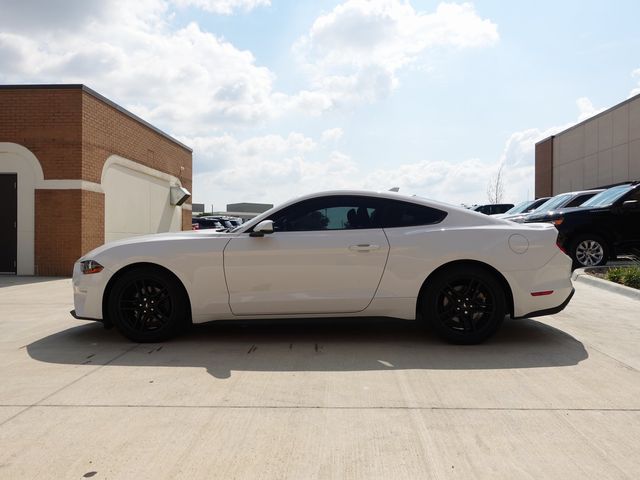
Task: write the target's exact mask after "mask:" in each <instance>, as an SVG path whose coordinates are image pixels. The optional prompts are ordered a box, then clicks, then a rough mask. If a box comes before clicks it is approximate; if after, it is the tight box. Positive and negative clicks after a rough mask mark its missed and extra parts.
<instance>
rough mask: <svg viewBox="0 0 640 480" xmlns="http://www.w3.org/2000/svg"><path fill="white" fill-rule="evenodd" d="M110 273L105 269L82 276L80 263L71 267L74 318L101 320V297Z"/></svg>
mask: <svg viewBox="0 0 640 480" xmlns="http://www.w3.org/2000/svg"><path fill="white" fill-rule="evenodd" d="M111 275H112V273H111V272H110V271H109V270H107V269H106V268H105V269H104V270H102V271H101V272H100V273H92V274H90V275H84V274H83V273H82V272H81V271H80V263H79V262H76V264H75V265H74V266H73V280H72V282H73V307H74V309H73V312H74V313H72V315H73V316H74V318H79V319H83V320H102V296H103V294H104V290H105V288H106V286H107V282H108V281H109V278H111Z"/></svg>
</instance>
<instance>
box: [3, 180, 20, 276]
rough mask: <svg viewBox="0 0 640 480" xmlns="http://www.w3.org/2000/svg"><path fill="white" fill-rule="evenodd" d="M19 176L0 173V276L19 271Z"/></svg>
mask: <svg viewBox="0 0 640 480" xmlns="http://www.w3.org/2000/svg"><path fill="white" fill-rule="evenodd" d="M17 258H18V175H17V174H15V173H0V274H3V273H12V274H15V273H16V270H17Z"/></svg>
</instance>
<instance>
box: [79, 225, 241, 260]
mask: <svg viewBox="0 0 640 480" xmlns="http://www.w3.org/2000/svg"><path fill="white" fill-rule="evenodd" d="M231 236H233V234H231V233H229V232H216V231H214V230H185V231H180V232H167V233H153V234H150V235H137V236H134V237H128V238H123V239H120V240H114V241H113V242H108V243H105V244H104V245H101V246H99V247H98V248H94V249H93V250H91V251H90V252H87V253H86V254H85V255H83V256H82V257H81V258H80V259H79V260H78V261H82V260H88V259H93V258H95V257H96V256H98V255H100V254H102V253H104V252H107V251H109V250H111V249H112V248H116V247H122V246H125V245H135V244H140V243H155V242H171V241H178V240H189V239H196V238H226V239H228V238H230V237H231Z"/></svg>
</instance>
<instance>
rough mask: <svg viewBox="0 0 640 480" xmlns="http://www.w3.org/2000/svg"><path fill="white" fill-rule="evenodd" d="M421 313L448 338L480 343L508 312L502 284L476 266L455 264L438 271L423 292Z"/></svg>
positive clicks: (464, 342)
mask: <svg viewBox="0 0 640 480" xmlns="http://www.w3.org/2000/svg"><path fill="white" fill-rule="evenodd" d="M422 313H423V316H424V317H425V319H426V320H427V321H428V322H429V323H430V324H431V326H432V328H433V329H434V330H435V331H436V332H437V333H438V335H440V336H441V337H442V338H444V339H445V340H447V341H449V342H452V343H458V344H474V343H480V342H482V341H484V340H486V339H487V338H489V337H490V336H491V335H493V334H494V333H495V332H496V331H497V330H498V328H499V327H500V325H501V324H502V321H503V320H504V317H505V314H506V304H505V294H504V291H503V287H502V285H501V284H500V282H499V281H498V280H497V279H496V278H495V276H494V275H493V274H492V273H490V272H488V271H486V270H485V269H483V268H480V267H476V266H473V265H471V266H465V265H461V266H454V267H452V268H449V269H446V270H444V271H441V272H438V273H437V274H436V276H435V277H434V278H433V279H430V280H429V285H428V286H427V288H426V291H425V292H424V296H423V299H422Z"/></svg>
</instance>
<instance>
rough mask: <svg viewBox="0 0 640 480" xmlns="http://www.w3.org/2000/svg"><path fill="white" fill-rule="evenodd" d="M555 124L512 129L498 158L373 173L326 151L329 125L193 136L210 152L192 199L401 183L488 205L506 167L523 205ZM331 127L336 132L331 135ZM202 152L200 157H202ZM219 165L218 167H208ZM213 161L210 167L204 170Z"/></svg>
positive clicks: (583, 104) (275, 196)
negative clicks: (244, 136) (239, 135)
mask: <svg viewBox="0 0 640 480" xmlns="http://www.w3.org/2000/svg"><path fill="white" fill-rule="evenodd" d="M576 106H577V107H578V118H577V121H580V119H581V117H582V116H584V115H585V114H587V113H591V114H593V113H594V112H596V113H597V112H598V111H600V110H601V109H597V108H595V107H594V106H593V104H592V103H591V101H590V100H589V99H588V98H580V99H578V100H577V101H576ZM574 124H575V122H569V123H566V124H564V125H559V126H554V127H550V128H530V129H525V130H522V131H518V132H514V133H513V134H511V135H510V136H509V137H508V138H507V139H506V141H505V144H504V148H503V151H502V154H501V155H500V157H499V158H498V159H496V160H493V161H492V160H486V159H484V160H483V159H478V158H468V159H464V160H462V161H453V160H455V159H449V160H451V161H431V160H428V159H425V160H422V161H418V162H413V163H404V164H399V165H393V166H386V167H381V168H376V169H374V170H373V171H371V170H370V169H369V168H368V167H366V164H365V163H364V162H360V161H358V159H353V158H351V157H350V156H349V155H347V154H345V153H343V152H337V151H331V152H325V151H324V150H323V145H324V144H326V143H325V140H326V139H327V137H331V136H333V135H335V133H334V132H333V130H337V129H330V130H325V131H324V132H323V133H322V135H321V137H322V140H323V143H320V144H319V143H318V142H316V141H314V140H313V139H312V138H309V137H306V136H304V135H301V134H299V133H291V134H289V135H288V136H287V137H283V136H280V135H266V136H261V137H255V138H250V139H248V140H244V141H239V140H237V139H236V138H235V137H233V136H231V135H224V136H221V137H217V138H209V139H197V138H196V139H191V140H186V139H185V141H187V143H189V144H191V145H194V146H195V147H196V151H197V152H198V151H199V152H208V153H207V157H206V158H205V159H201V160H198V161H199V162H200V161H202V163H203V166H201V167H200V171H204V170H206V169H207V168H208V169H209V170H211V171H208V172H207V173H203V174H197V175H195V177H194V187H193V193H194V200H195V201H197V202H205V203H207V204H210V203H212V202H213V203H215V204H216V205H217V206H216V208H224V206H225V205H223V204H222V203H221V202H222V201H223V200H224V201H227V203H232V202H236V201H261V202H268V203H276V204H277V203H280V202H282V201H285V200H287V199H289V198H292V197H294V196H296V195H302V194H305V193H310V192H315V191H320V190H333V189H344V188H356V189H361V188H363V189H368V190H388V189H389V188H391V187H396V186H398V187H400V192H402V193H406V194H417V195H421V196H424V197H428V198H432V199H436V200H441V201H445V202H450V203H454V204H460V203H466V204H473V203H486V202H488V199H487V186H488V184H489V180H490V179H491V177H492V176H493V175H494V174H495V173H496V171H497V170H498V168H500V166H501V165H503V167H504V168H503V179H504V187H505V192H504V198H503V200H504V201H506V202H513V203H518V202H521V201H524V200H526V199H531V198H533V197H534V194H535V191H534V176H535V144H536V143H537V142H539V141H540V140H543V139H545V138H547V137H549V136H551V135H554V134H556V133H558V132H560V131H562V130H564V129H566V128H568V127H570V126H572V125H574ZM328 132H331V134H329V133H328ZM198 156H199V155H198V154H197V155H196V158H198ZM212 165H215V170H212V169H211V166H212ZM206 166H209V167H206Z"/></svg>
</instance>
